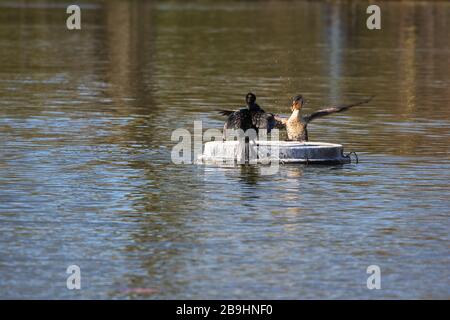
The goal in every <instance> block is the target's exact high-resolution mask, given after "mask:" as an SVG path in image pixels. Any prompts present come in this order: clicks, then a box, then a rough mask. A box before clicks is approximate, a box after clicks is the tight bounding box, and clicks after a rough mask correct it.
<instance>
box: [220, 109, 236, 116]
mask: <svg viewBox="0 0 450 320" xmlns="http://www.w3.org/2000/svg"><path fill="white" fill-rule="evenodd" d="M218 112H219V113H220V114H221V115H223V116H227V117H229V116H230V115H231V114H232V113H234V112H235V111H231V110H219V111H218Z"/></svg>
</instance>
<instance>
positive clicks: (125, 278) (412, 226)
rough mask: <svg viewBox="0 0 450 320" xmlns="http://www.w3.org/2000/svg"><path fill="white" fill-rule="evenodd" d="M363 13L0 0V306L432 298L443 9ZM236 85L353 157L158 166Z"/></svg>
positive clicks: (347, 5)
mask: <svg viewBox="0 0 450 320" xmlns="http://www.w3.org/2000/svg"><path fill="white" fill-rule="evenodd" d="M366 6H367V4H366V3H365V2H342V3H339V4H336V3H330V2H327V3H323V2H278V1H270V2H248V3H238V2H220V3H219V2H199V3H191V4H186V3H185V2H169V3H165V2H144V1H89V2H81V8H82V30H81V31H68V30H67V29H66V28H65V19H66V17H67V15H66V13H65V9H66V4H65V2H59V1H55V2H52V1H35V2H31V1H0V52H1V54H0V297H1V298H69V299H72V298H119V299H123V298H150V299H164V298H193V299H198V298H274V299H282V298H286V299H300V298H440V299H448V298H450V283H449V278H450V272H449V270H450V269H449V266H450V264H449V262H450V261H449V253H450V252H449V237H448V235H449V226H450V224H449V207H450V200H449V199H450V192H449V180H450V173H449V172H450V154H449V147H448V144H449V141H450V130H449V129H450V119H449V117H450V109H449V107H450V106H449V101H450V89H449V88H450V80H449V74H450V44H449V37H448V30H449V24H450V5H449V3H446V2H436V3H434V2H418V3H410V2H391V3H385V2H384V3H382V5H381V8H382V30H379V31H369V30H367V29H366V28H365V20H366V17H367V14H366V13H365V10H366ZM248 91H254V92H255V93H256V94H257V96H258V102H259V103H260V105H261V106H263V107H264V109H266V110H268V111H271V112H274V113H278V114H283V115H288V113H289V98H290V97H291V96H292V95H294V94H297V93H302V94H303V95H304V96H305V97H306V98H307V100H308V104H307V105H306V107H305V108H306V111H311V110H315V109H316V108H319V107H320V106H324V105H327V104H330V103H341V102H351V101H354V100H357V99H360V98H362V97H366V96H369V95H376V97H375V99H374V100H373V102H371V103H370V104H368V105H366V106H363V107H360V108H355V109H352V110H351V111H349V112H347V113H343V114H338V115H334V116H330V117H328V118H324V119H321V120H318V121H317V122H314V123H312V124H311V125H310V127H309V129H310V139H311V140H312V141H326V142H334V143H341V144H343V145H344V147H345V150H346V151H355V152H357V153H358V155H359V158H360V163H359V164H348V165H341V166H300V165H284V166H282V167H281V168H280V171H279V173H278V174H277V175H275V176H265V175H262V174H261V172H260V168H258V167H251V166H250V167H234V168H221V167H215V166H199V165H174V164H172V163H171V161H170V153H171V149H172V147H173V146H174V144H175V142H172V141H171V139H170V137H171V133H172V130H174V129H176V128H186V129H189V130H192V127H193V121H194V120H202V121H203V129H209V128H221V126H222V123H223V118H222V117H221V116H220V115H218V114H217V113H216V112H215V110H217V109H229V108H237V107H239V106H240V105H242V102H243V97H244V95H245V94H246V93H247V92H248ZM71 264H76V265H78V266H80V268H81V274H82V289H81V290H80V291H70V290H67V289H66V277H67V274H66V268H67V266H69V265H71ZM373 264H375V265H378V266H380V268H381V272H382V289H381V290H368V289H367V287H366V279H367V277H368V274H366V268H367V267H368V266H369V265H373Z"/></svg>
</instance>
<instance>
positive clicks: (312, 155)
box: [198, 141, 351, 164]
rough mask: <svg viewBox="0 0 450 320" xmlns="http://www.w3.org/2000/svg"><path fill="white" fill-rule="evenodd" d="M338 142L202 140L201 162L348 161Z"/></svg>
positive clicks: (348, 158) (333, 162)
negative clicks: (246, 144)
mask: <svg viewBox="0 0 450 320" xmlns="http://www.w3.org/2000/svg"><path fill="white" fill-rule="evenodd" d="M343 151H344V149H343V147H342V145H340V144H334V143H326V142H297V141H250V142H249V143H248V147H246V146H245V143H243V142H241V143H240V142H239V141H224V142H222V141H211V142H207V143H205V147H204V151H203V154H202V155H201V156H200V157H199V159H198V161H199V162H202V163H208V162H210V163H211V162H212V163H220V162H222V163H223V162H228V163H229V162H238V163H247V162H248V163H267V161H268V160H278V161H280V162H282V163H311V164H312V163H316V164H336V163H350V162H351V159H350V157H349V156H345V155H344V152H343Z"/></svg>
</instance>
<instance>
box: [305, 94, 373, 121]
mask: <svg viewBox="0 0 450 320" xmlns="http://www.w3.org/2000/svg"><path fill="white" fill-rule="evenodd" d="M372 98H373V96H372V97H370V98H369V99H365V100H362V101H360V102H357V103H353V104H343V105H339V106H335V107H330V108H326V109H322V110H319V111H316V112H314V113H312V114H310V115H306V116H304V117H303V119H304V120H305V121H306V122H310V121H312V120H314V119H317V118H321V117H324V116H327V115H329V114H332V113H337V112H342V111H345V110H347V109H350V108H352V107H356V106H360V105H362V104H365V103H368V102H370V100H372Z"/></svg>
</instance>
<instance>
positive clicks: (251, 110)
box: [219, 92, 284, 138]
mask: <svg viewBox="0 0 450 320" xmlns="http://www.w3.org/2000/svg"><path fill="white" fill-rule="evenodd" d="M245 103H246V106H245V107H244V108H241V109H239V110H235V111H230V110H219V113H220V114H221V115H224V116H227V117H228V118H227V120H226V122H225V124H224V126H223V135H224V138H225V136H226V131H227V130H228V129H234V130H237V129H242V130H243V131H244V132H245V131H247V130H249V129H254V130H255V131H256V134H257V135H258V134H259V130H260V129H264V130H267V133H270V132H271V130H272V129H273V128H278V127H280V126H281V127H284V125H283V124H282V123H281V122H280V119H279V118H278V117H277V116H275V115H274V114H272V113H267V112H265V111H264V110H263V109H262V108H261V107H260V106H259V105H258V104H257V103H256V95H255V94H254V93H251V92H249V93H247V95H246V96H245Z"/></svg>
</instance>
